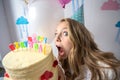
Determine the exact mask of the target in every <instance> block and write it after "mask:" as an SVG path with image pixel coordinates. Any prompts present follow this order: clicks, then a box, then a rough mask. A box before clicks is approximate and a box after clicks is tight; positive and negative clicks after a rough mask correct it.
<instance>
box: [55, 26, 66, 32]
mask: <svg viewBox="0 0 120 80" xmlns="http://www.w3.org/2000/svg"><path fill="white" fill-rule="evenodd" d="M64 29H67V27H64V28H63V29H62V30H61V31H63V30H64ZM55 31H57V30H55Z"/></svg>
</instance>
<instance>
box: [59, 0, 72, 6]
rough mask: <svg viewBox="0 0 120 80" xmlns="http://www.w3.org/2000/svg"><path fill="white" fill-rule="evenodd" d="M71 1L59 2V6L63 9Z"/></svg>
mask: <svg viewBox="0 0 120 80" xmlns="http://www.w3.org/2000/svg"><path fill="white" fill-rule="evenodd" d="M70 1H71V0H59V2H60V4H61V5H62V7H63V8H65V5H66V4H68V3H69V2H70Z"/></svg>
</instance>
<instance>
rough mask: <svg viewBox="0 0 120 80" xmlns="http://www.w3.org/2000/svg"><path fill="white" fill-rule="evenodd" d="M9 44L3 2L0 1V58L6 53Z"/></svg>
mask: <svg viewBox="0 0 120 80" xmlns="http://www.w3.org/2000/svg"><path fill="white" fill-rule="evenodd" d="M9 42H10V35H9V31H8V24H7V19H6V15H5V12H4V7H3V2H2V0H0V56H1V57H3V56H4V55H5V52H8V51H9V49H8V44H9Z"/></svg>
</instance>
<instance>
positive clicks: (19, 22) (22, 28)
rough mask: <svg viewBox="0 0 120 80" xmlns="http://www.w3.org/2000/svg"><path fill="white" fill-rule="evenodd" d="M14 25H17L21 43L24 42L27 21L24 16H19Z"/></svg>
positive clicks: (26, 33)
mask: <svg viewBox="0 0 120 80" xmlns="http://www.w3.org/2000/svg"><path fill="white" fill-rule="evenodd" d="M16 24H17V25H18V31H19V34H20V39H21V41H24V40H26V39H27V37H28V26H27V25H28V24H29V22H28V20H27V19H26V18H25V17H24V16H21V17H19V18H18V19H17V21H16Z"/></svg>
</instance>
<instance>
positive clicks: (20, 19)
mask: <svg viewBox="0 0 120 80" xmlns="http://www.w3.org/2000/svg"><path fill="white" fill-rule="evenodd" d="M16 24H17V25H20V24H29V22H28V20H27V19H26V18H24V17H23V16H21V17H19V18H18V19H17V21H16Z"/></svg>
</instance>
